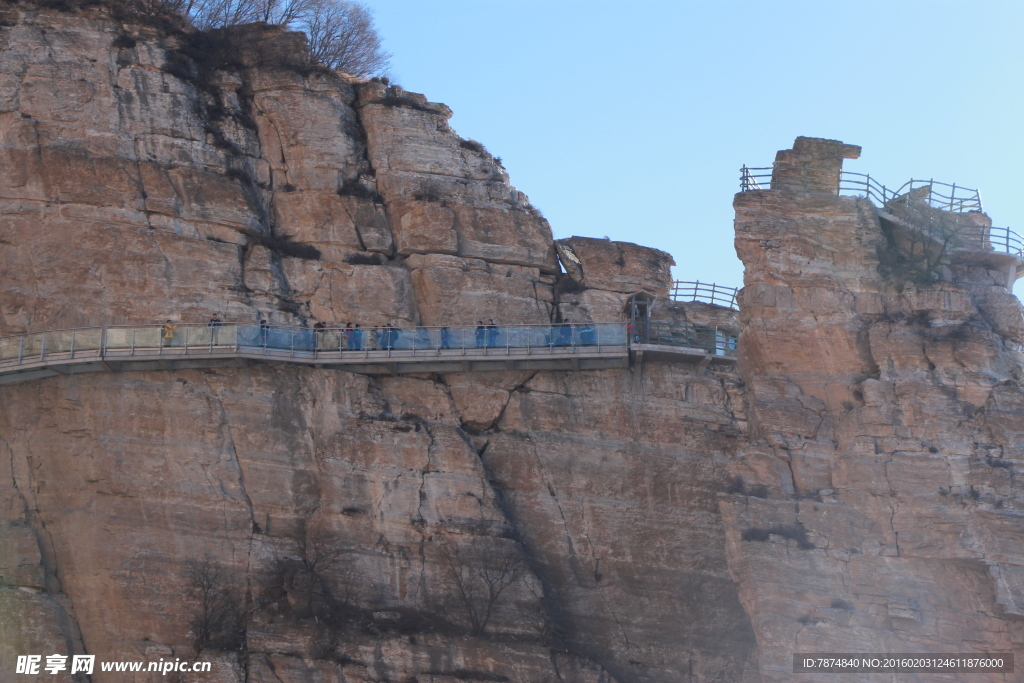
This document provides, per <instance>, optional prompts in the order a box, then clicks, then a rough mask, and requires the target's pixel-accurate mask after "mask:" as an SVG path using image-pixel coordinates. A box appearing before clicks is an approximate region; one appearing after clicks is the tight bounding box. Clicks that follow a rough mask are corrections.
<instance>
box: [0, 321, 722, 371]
mask: <svg viewBox="0 0 1024 683" xmlns="http://www.w3.org/2000/svg"><path fill="white" fill-rule="evenodd" d="M709 332H710V334H709ZM687 333H688V334H689V336H687ZM681 334H682V336H680V340H681V341H680V344H676V346H679V348H678V351H679V353H678V354H668V355H665V354H661V355H662V356H664V359H668V360H676V361H684V362H694V361H699V360H706V361H708V362H711V361H724V362H731V361H733V360H735V358H734V355H735V350H734V346H729V347H725V346H722V345H721V344H720V343H719V344H716V342H715V341H714V340H715V339H716V335H715V334H714V331H713V330H704V329H703V328H692V327H689V328H686V329H683V330H682V332H681ZM700 340H711V341H710V342H709V343H707V344H706V345H707V346H708V347H709V348H704V349H702V348H698V345H699V344H700V343H701V342H700ZM633 346H636V347H637V349H639V350H640V351H639V353H637V351H636V350H633V349H632V348H631V344H630V340H629V339H628V335H627V327H626V324H625V323H601V324H596V323H595V324H586V325H569V324H564V325H516V326H502V327H498V326H495V327H490V328H486V327H485V328H478V327H452V328H443V327H415V328H404V329H395V328H378V329H377V330H363V331H360V332H358V333H353V331H348V332H347V333H346V331H345V330H342V329H325V330H319V331H317V330H311V329H306V328H297V327H279V326H259V325H243V324H234V323H230V324H229V323H225V324H221V325H216V326H212V325H209V324H205V325H173V326H165V325H143V326H134V327H105V328H96V327H94V328H80V329H74V330H53V331H49V332H38V333H32V334H24V335H18V336H13V337H3V338H0V384H13V383H17V382H26V381H30V380H33V379H42V378H44V377H53V376H57V375H67V374H75V373H82V372H125V371H130V370H177V369H188V368H208V367H241V366H246V365H250V364H254V363H257V364H271V365H275V364H281V363H289V364H298V365H306V366H310V367H317V368H331V369H338V370H345V371H347V372H355V373H360V374H374V375H376V374H387V375H392V374H403V373H440V372H475V371H495V370H570V371H571V370H599V369H607V368H623V367H629V365H630V364H631V361H636V360H640V359H642V358H643V348H646V347H644V345H637V344H633ZM648 359H650V354H649V358H648Z"/></svg>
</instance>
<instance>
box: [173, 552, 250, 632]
mask: <svg viewBox="0 0 1024 683" xmlns="http://www.w3.org/2000/svg"><path fill="white" fill-rule="evenodd" d="M184 578H185V595H186V596H188V598H189V599H190V600H191V603H192V605H191V610H190V614H189V620H188V624H189V628H190V629H191V630H192V642H193V646H194V647H195V650H196V652H200V651H202V650H238V649H241V647H242V645H243V643H244V641H245V624H244V610H243V607H242V596H241V591H240V590H239V587H238V581H237V580H236V578H235V576H234V575H233V574H232V573H231V572H229V571H228V570H227V569H225V568H224V567H223V566H222V565H220V564H218V563H217V562H215V561H213V560H212V559H211V558H210V555H209V554H206V555H205V556H203V557H202V558H201V559H200V558H189V559H187V560H185V571H184Z"/></svg>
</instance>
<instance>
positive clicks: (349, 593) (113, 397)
mask: <svg viewBox="0 0 1024 683" xmlns="http://www.w3.org/2000/svg"><path fill="white" fill-rule="evenodd" d="M2 19H3V21H2V23H3V27H2V28H0V40H2V41H3V42H2V48H0V109H2V112H0V136H2V138H0V140H2V141H0V154H2V155H3V159H2V164H3V167H4V168H5V169H7V171H6V172H5V173H4V174H3V176H2V181H0V211H2V223H0V287H2V289H0V298H2V307H0V308H2V311H0V312H2V318H0V334H14V333H19V332H23V331H27V330H42V329H53V328H66V327H76V326H87V325H116V324H125V323H137V322H140V321H147V322H148V321H161V322H162V321H163V320H165V319H173V320H175V321H182V322H203V321H205V320H207V319H208V318H210V317H211V316H213V315H219V316H220V317H221V318H223V319H226V320H240V321H249V322H254V321H257V320H259V319H264V318H265V319H268V320H270V321H271V322H272V323H289V324H297V325H304V326H310V325H312V324H313V323H315V322H318V321H327V322H331V323H336V322H340V323H345V322H349V321H352V322H358V323H361V324H363V325H364V326H369V325H380V324H385V323H392V324H395V325H408V324H439V323H440V324H458V323H472V322H474V321H476V320H478V319H486V318H494V319H496V320H497V321H499V322H500V323H505V324H507V323H536V322H550V321H559V320H567V321H574V322H580V321H589V320H599V321H604V320H621V319H622V316H623V311H624V307H625V304H626V300H627V298H628V296H629V295H630V294H633V293H636V292H642V291H646V292H648V293H649V294H651V295H663V294H664V293H665V292H666V291H667V289H668V287H669V284H670V283H669V281H668V278H669V266H670V265H671V257H669V256H668V255H667V254H664V253H662V252H658V251H656V250H651V249H644V248H641V247H637V246H636V245H628V244H621V243H614V242H607V241H605V240H584V239H576V240H575V242H573V243H572V244H569V245H567V246H564V247H563V249H570V250H574V251H573V253H574V254H576V258H577V265H578V266H579V268H582V271H579V272H577V271H574V272H573V273H570V274H559V270H560V269H559V267H558V264H557V262H556V255H555V253H556V250H555V243H554V242H553V240H552V236H551V231H550V228H549V226H548V224H547V222H546V221H545V220H544V218H543V217H542V216H541V215H540V213H539V212H538V211H537V210H536V209H534V208H533V207H532V206H531V205H530V203H529V201H528V199H527V198H526V196H525V195H523V194H522V193H521V192H519V191H517V190H516V189H515V188H513V187H512V186H510V185H509V183H508V176H507V174H506V173H505V171H504V169H503V168H502V167H501V164H500V163H499V162H498V161H497V160H496V159H494V158H493V157H492V156H491V155H490V154H489V153H487V151H486V150H485V149H484V148H483V147H482V145H480V144H479V143H477V142H474V141H471V140H463V139H461V138H459V137H458V136H457V135H456V134H455V133H454V132H453V131H452V130H451V128H450V127H449V126H448V123H447V121H448V118H449V116H450V114H451V112H450V111H449V110H448V109H447V107H445V106H444V105H441V104H436V103H431V102H428V101H427V100H426V98H424V97H423V96H421V95H417V94H414V93H410V92H406V91H404V90H402V89H400V88H397V87H388V86H385V85H384V84H381V83H376V82H361V81H355V80H352V79H349V78H346V77H345V76H343V75H339V74H337V73H332V72H326V71H323V70H321V69H317V68H314V67H310V66H309V65H307V64H305V63H303V62H302V61H301V60H296V59H295V55H296V54H301V51H302V45H301V40H302V39H301V36H297V35H294V34H287V33H282V32H280V31H278V30H276V29H271V28H269V27H261V26H252V27H245V28H243V29H238V30H236V31H232V32H227V33H221V34H216V35H213V36H212V39H210V38H211V36H209V35H207V36H202V35H194V34H188V33H175V32H167V31H164V30H163V29H159V28H153V27H149V26H145V25H138V24H131V23H123V22H120V21H118V20H116V19H114V18H112V17H111V15H110V13H109V12H108V10H107V9H105V8H104V7H103V6H102V5H100V6H96V7H92V8H87V9H85V10H78V11H73V12H62V11H58V10H53V9H38V8H33V7H31V6H29V5H27V4H26V5H12V6H10V7H9V8H8V9H6V10H5V11H4V13H3V15H2ZM578 270H579V269H578ZM659 305H660V306H662V307H663V308H665V311H666V315H672V316H676V317H686V316H687V309H688V307H687V306H680V305H677V306H675V307H674V308H672V309H671V310H668V307H667V304H659ZM689 308H692V310H691V311H690V315H693V316H696V317H697V318H700V317H701V316H702V315H706V313H705V312H702V307H701V305H699V304H695V305H694V306H693V307H689ZM713 315H719V316H723V315H724V319H725V322H726V323H727V324H732V325H733V326H735V320H734V319H733V320H732V321H731V323H729V320H728V318H729V317H730V315H732V314H730V313H728V312H725V313H722V312H718V313H713ZM738 387H739V379H738V377H737V375H736V374H735V372H734V371H733V370H731V369H729V368H728V367H726V366H719V365H712V366H710V367H705V366H704V365H700V366H698V365H695V364H692V363H683V364H655V363H649V364H645V365H643V366H640V367H637V368H633V369H632V370H611V371H585V372H537V373H533V372H528V373H524V372H507V373H465V374H453V375H423V376H407V377H382V378H371V377H366V376H362V375H354V374H349V373H344V372H339V371H333V370H322V369H313V368H310V369H299V368H294V367H288V366H272V365H257V366H252V367H249V368H243V369H239V368H211V369H205V370H178V371H171V370H167V371H157V372H133V373H123V374H98V375H93V376H88V377H87V376H85V375H78V376H67V377H61V378H53V379H50V380H45V381H40V382H31V383H26V384H19V385H11V386H5V387H3V388H2V389H0V392H2V401H0V463H2V464H0V467H2V468H3V475H2V476H0V481H2V482H4V483H3V484H0V501H2V510H3V513H2V515H3V522H2V524H0V547H2V548H4V552H2V553H0V577H2V578H0V583H2V586H3V587H2V588H0V614H2V615H3V616H2V618H0V643H2V654H0V659H2V661H3V663H4V664H3V666H4V667H5V668H4V674H3V675H4V676H7V675H8V669H9V668H10V667H8V666H7V665H8V663H9V662H12V661H13V658H14V656H15V655H18V654H32V653H39V654H52V653H63V654H74V653H82V652H87V653H90V654H95V655H97V657H98V659H99V660H101V661H109V660H146V661H157V660H159V659H161V658H163V659H164V660H171V659H175V658H180V659H189V658H195V657H196V656H197V655H195V654H194V652H195V647H196V646H197V645H198V646H200V647H201V648H202V653H201V655H198V656H199V658H201V659H205V660H207V661H212V662H214V667H213V669H214V670H213V672H212V673H211V674H204V675H202V676H200V675H198V674H196V675H194V676H193V678H194V679H196V680H198V679H200V678H201V679H202V680H222V681H240V680H252V681H309V680H339V681H341V680H343V681H403V682H407V681H417V680H418V681H436V682H438V683H442V682H447V681H479V680H494V681H502V680H508V681H523V682H531V683H532V682H539V681H581V682H582V681H595V682H596V681H610V680H621V681H675V680H693V681H714V680H751V681H753V680H758V674H757V663H756V658H757V647H756V644H755V642H754V631H753V629H752V628H751V623H750V620H749V618H748V617H747V615H746V614H745V613H744V611H743V608H742V605H741V603H740V594H739V591H738V589H737V586H736V583H735V581H734V580H733V578H732V576H731V575H730V573H729V570H728V567H727V565H726V536H725V529H724V528H723V526H722V521H721V515H720V513H719V509H718V500H717V493H718V491H720V490H722V489H724V488H725V486H726V485H727V480H728V478H729V476H730V475H729V472H728V468H727V463H728V460H729V458H730V457H732V455H733V454H734V452H735V449H736V445H737V444H738V443H739V442H740V441H741V440H742V436H741V425H742V418H741V417H739V418H738V417H737V415H740V416H742V405H741V404H742V401H743V399H742V397H741V396H740V394H739V393H738V392H739V389H738ZM494 558H498V559H500V560H501V561H503V562H505V563H506V566H507V567H511V568H512V572H511V573H512V574H514V578H515V580H514V581H512V582H511V583H510V585H509V586H508V587H507V589H506V590H505V591H504V592H503V593H502V594H501V596H500V599H499V600H497V601H496V602H495V603H494V610H493V614H492V615H490V618H489V619H488V620H487V622H486V623H485V624H484V626H483V627H482V628H481V627H480V623H479V621H480V619H479V616H480V615H479V614H476V615H474V614H472V613H470V612H471V610H470V607H473V606H474V605H475V606H476V607H479V600H477V598H479V596H470V598H471V599H470V600H469V602H470V603H471V604H470V606H467V605H466V601H465V600H463V599H462V598H463V597H465V596H463V595H460V591H459V586H458V585H457V584H458V580H459V577H463V578H465V577H466V576H470V577H471V578H472V572H475V571H477V572H479V571H482V570H486V571H490V572H498V573H499V574H500V571H499V570H500V567H498V568H497V569H496V568H495V562H494ZM507 576H508V574H507V573H506V574H504V575H500V576H498V577H497V579H495V577H494V576H493V575H492V576H491V577H490V578H491V579H494V580H496V581H499V582H500V581H501V580H503V577H506V578H507ZM328 598H329V599H328ZM474 600H476V602H475V603H474ZM204 601H205V602H204ZM218 601H220V602H218ZM207 603H211V604H214V603H215V604H214V607H215V608H216V609H214V612H215V613H214V614H213V615H212V616H213V617H216V619H210V618H207V619H206V620H205V621H204V620H203V619H201V618H200V617H202V616H203V614H204V612H203V611H202V607H203V605H204V604H207ZM217 605H220V607H217ZM211 609H213V608H211ZM217 610H220V611H217ZM205 614H206V616H207V617H210V616H211V614H210V613H209V610H208V611H207V613H205ZM67 673H68V672H64V674H62V675H64V677H65V679H67V678H68V675H67ZM171 675H172V676H174V675H178V676H179V677H180V679H181V680H186V679H188V680H192V679H193V678H190V677H189V676H186V675H184V674H171ZM126 676H127V677H128V678H131V676H130V675H126V674H111V673H106V674H104V673H102V672H100V671H97V672H96V673H95V674H94V676H93V679H94V680H97V681H103V680H126ZM78 678H81V677H80V676H78ZM157 678H160V677H158V676H154V674H145V673H143V674H137V675H136V676H135V679H136V680H140V681H141V680H156V679H157ZM55 679H56V680H60V679H61V677H60V676H59V675H58V676H56V677H55Z"/></svg>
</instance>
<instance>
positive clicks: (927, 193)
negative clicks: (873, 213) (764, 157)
mask: <svg viewBox="0 0 1024 683" xmlns="http://www.w3.org/2000/svg"><path fill="white" fill-rule="evenodd" d="M769 189H789V190H797V191H802V192H807V193H821V194H845V195H857V196H861V197H866V198H867V199H869V200H871V202H872V203H874V204H875V205H876V206H877V207H879V208H880V209H886V210H888V209H890V208H891V207H892V206H893V205H894V204H900V203H905V202H907V201H913V202H920V203H923V204H926V205H928V206H930V207H932V208H933V209H939V210H941V211H948V212H951V213H961V214H966V213H971V212H981V211H982V206H981V193H980V192H979V191H978V190H974V189H971V188H967V187H961V186H959V185H957V184H955V183H941V182H938V181H936V180H916V179H915V180H909V181H907V182H905V183H903V185H901V186H900V187H899V188H898V189H897V190H890V189H888V188H887V187H886V186H885V185H882V184H881V183H879V182H878V181H877V180H875V179H874V178H872V177H871V176H870V175H869V174H866V173H852V172H850V171H835V170H831V171H830V170H826V169H814V168H808V167H796V166H794V167H790V166H785V167H781V166H780V167H761V168H751V167H748V166H743V167H741V168H740V191H741V192H749V191H751V190H769ZM957 237H958V241H959V243H960V247H961V248H965V249H972V250H980V251H997V252H1002V253H1006V254H1012V255H1014V256H1018V257H1020V256H1024V239H1022V238H1021V236H1020V235H1018V234H1017V233H1016V232H1014V231H1013V230H1010V229H1009V228H1000V227H987V226H977V225H969V224H968V225H962V226H961V227H960V229H959V234H958V236H957Z"/></svg>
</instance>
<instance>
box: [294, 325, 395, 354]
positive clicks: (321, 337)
mask: <svg viewBox="0 0 1024 683" xmlns="http://www.w3.org/2000/svg"><path fill="white" fill-rule="evenodd" d="M313 331H314V332H316V336H317V347H318V348H322V349H325V348H337V349H339V350H340V351H362V350H364V349H365V350H369V351H376V350H378V349H393V348H395V347H396V346H397V345H398V335H399V330H398V328H397V327H395V326H394V325H392V324H391V323H388V324H387V325H384V326H383V327H373V328H371V329H369V330H363V328H362V327H361V326H360V325H359V324H358V323H357V324H355V325H353V324H352V323H345V327H343V328H341V329H338V328H332V327H330V326H328V325H327V323H325V322H318V323H316V324H315V325H313ZM335 335H337V338H336V339H335ZM328 336H330V338H329V339H328Z"/></svg>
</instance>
